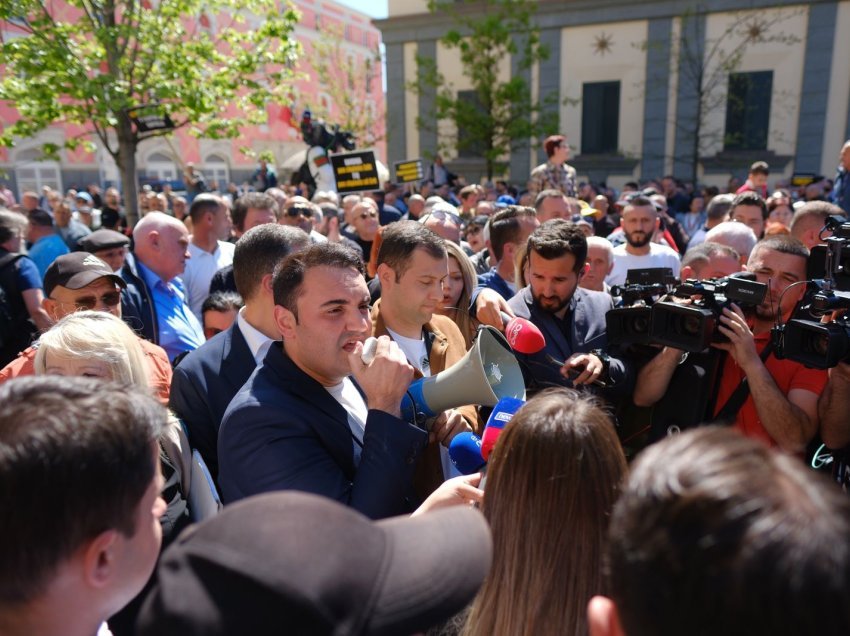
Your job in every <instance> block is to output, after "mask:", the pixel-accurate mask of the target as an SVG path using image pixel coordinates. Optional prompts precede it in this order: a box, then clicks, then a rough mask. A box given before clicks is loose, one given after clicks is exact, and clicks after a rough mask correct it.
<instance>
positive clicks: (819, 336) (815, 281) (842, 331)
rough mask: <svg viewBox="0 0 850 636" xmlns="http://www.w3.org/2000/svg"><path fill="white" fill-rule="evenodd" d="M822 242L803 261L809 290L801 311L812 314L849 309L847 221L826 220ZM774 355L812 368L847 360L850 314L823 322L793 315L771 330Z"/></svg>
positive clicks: (849, 238)
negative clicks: (805, 260) (828, 232)
mask: <svg viewBox="0 0 850 636" xmlns="http://www.w3.org/2000/svg"><path fill="white" fill-rule="evenodd" d="M827 231H831V232H832V236H830V237H829V238H827V239H824V242H825V243H826V245H818V246H815V247H814V248H813V249H812V252H811V256H810V257H809V262H808V264H807V276H808V278H809V281H808V283H809V291H808V292H807V294H806V296H805V297H804V298H803V301H802V305H803V308H802V309H803V310H804V311H807V312H808V313H809V314H811V315H812V316H825V315H827V314H829V313H831V312H833V311H837V310H845V311H846V310H847V309H850V249H848V247H850V223H848V222H847V220H846V219H845V218H844V217H840V216H831V217H828V218H827V220H826V224H825V225H824V228H823V229H822V230H821V236H822V235H823V234H824V233H825V232H827ZM773 342H774V347H775V350H776V357H777V358H787V359H789V360H794V361H796V362H800V363H802V364H804V365H806V366H807V367H813V368H815V369H829V368H832V367H834V366H835V365H837V364H838V363H839V362H850V317H848V316H847V315H843V316H841V317H839V318H838V319H836V320H832V321H830V322H827V323H822V322H817V321H814V320H808V319H803V318H794V319H792V320H789V321H788V323H787V324H785V325H779V326H777V327H775V328H774V330H773Z"/></svg>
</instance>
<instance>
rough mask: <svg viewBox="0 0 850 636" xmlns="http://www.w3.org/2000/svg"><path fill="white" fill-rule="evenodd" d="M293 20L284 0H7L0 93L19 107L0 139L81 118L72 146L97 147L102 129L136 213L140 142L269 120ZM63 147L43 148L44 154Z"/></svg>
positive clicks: (231, 133)
mask: <svg viewBox="0 0 850 636" xmlns="http://www.w3.org/2000/svg"><path fill="white" fill-rule="evenodd" d="M57 6H59V7H61V9H60V10H57V9H56V7H57ZM297 20H298V13H297V12H296V11H295V10H294V9H293V8H292V7H291V6H289V5H287V6H285V7H283V9H281V7H280V5H279V3H278V2H277V0H65V4H64V5H61V4H59V3H56V2H52V1H50V0H16V2H13V3H8V2H4V3H2V4H0V21H5V22H7V23H8V26H9V30H10V31H16V34H15V37H10V38H8V39H6V40H4V41H2V42H0V65H2V66H3V67H5V69H4V75H3V77H2V79H0V100H3V101H6V102H8V103H9V104H10V105H12V106H14V107H15V108H16V109H17V112H18V114H19V115H20V119H18V120H17V121H16V122H14V123H13V124H12V125H10V126H8V127H7V128H6V129H5V130H3V132H2V134H0V143H2V144H3V145H5V146H11V145H13V144H14V142H15V139H16V138H21V137H32V136H34V135H35V134H37V133H38V132H39V131H41V130H43V129H45V128H47V127H48V126H50V125H51V124H55V123H67V124H76V125H79V126H81V127H83V128H84V129H85V131H86V132H85V134H83V135H81V136H79V137H74V138H71V139H68V140H67V141H66V142H65V143H64V146H65V147H66V148H69V149H73V148H76V147H79V146H80V144H86V145H87V146H88V147H89V149H92V148H93V147H94V144H93V142H92V138H96V139H97V140H99V141H100V144H101V145H102V146H103V147H104V148H105V149H106V151H107V152H108V153H109V154H110V155H111V156H112V158H113V159H114V160H115V163H116V165H117V166H118V168H119V170H120V172H121V178H122V184H123V189H124V199H125V203H126V205H127V214H128V221H129V222H130V223H133V222H135V220H136V219H137V214H138V210H137V206H138V201H137V198H138V197H137V191H138V185H137V174H136V150H137V147H138V145H139V143H140V142H141V141H142V140H144V139H148V138H150V137H156V136H163V135H169V134H171V132H172V130H174V129H178V128H183V127H187V128H188V129H189V130H190V131H191V132H192V133H193V134H196V135H198V136H204V137H207V138H223V137H235V136H237V135H238V134H239V129H240V126H243V125H246V124H249V123H260V122H262V121H265V108H266V105H267V104H268V103H269V102H270V101H279V102H283V101H285V100H286V96H287V92H288V90H289V85H290V84H291V80H292V78H293V75H294V71H293V70H292V69H293V66H294V64H295V62H296V60H297V59H298V56H299V54H300V50H301V48H300V45H299V44H298V43H297V42H295V41H294V40H292V39H291V37H290V36H291V33H292V30H293V28H294V25H295V24H296V22H297ZM216 27H217V28H216ZM142 116H144V117H152V118H157V117H160V118H164V117H167V118H168V119H169V120H170V122H171V123H172V124H173V129H154V130H150V131H145V130H144V127H140V126H139V125H138V117H142ZM134 117H135V121H134ZM59 150H60V148H59V147H58V146H57V145H55V144H46V145H44V146H43V148H42V151H43V153H44V155H45V156H47V157H56V156H57V155H58V152H59Z"/></svg>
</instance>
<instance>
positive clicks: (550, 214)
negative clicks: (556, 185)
mask: <svg viewBox="0 0 850 636" xmlns="http://www.w3.org/2000/svg"><path fill="white" fill-rule="evenodd" d="M534 209H535V210H536V211H537V220H538V221H540V222H541V223H545V222H546V221H551V220H552V219H569V218H570V216H571V214H570V208H569V206H568V205H567V197H566V196H564V193H563V192H561V191H560V190H552V189H549V190H543V191H542V192H540V193H539V194H538V195H537V196H536V197H535V199H534Z"/></svg>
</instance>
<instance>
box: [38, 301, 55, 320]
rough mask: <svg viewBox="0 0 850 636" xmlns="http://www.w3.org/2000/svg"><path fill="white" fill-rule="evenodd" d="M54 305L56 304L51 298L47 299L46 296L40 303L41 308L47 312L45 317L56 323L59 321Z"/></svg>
mask: <svg viewBox="0 0 850 636" xmlns="http://www.w3.org/2000/svg"><path fill="white" fill-rule="evenodd" d="M56 305H57V302H56V301H55V300H53V299H52V298H47V297H46V296H45V297H44V299H43V300H42V301H41V308H42V309H44V311H46V312H47V315H48V316H50V320H52V321H53V322H57V321H58V320H59V319H58V318H57V317H56Z"/></svg>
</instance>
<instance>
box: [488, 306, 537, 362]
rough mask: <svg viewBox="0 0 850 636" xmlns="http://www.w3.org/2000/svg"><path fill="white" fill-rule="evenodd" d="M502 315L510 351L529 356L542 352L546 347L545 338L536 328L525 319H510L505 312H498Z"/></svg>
mask: <svg viewBox="0 0 850 636" xmlns="http://www.w3.org/2000/svg"><path fill="white" fill-rule="evenodd" d="M499 313H500V314H501V315H502V322H503V323H504V324H505V338H506V339H507V341H508V344H509V345H511V349H513V350H514V351H518V352H519V353H524V354H526V355H531V354H533V353H537V352H538V351H542V350H543V347H545V346H546V338H544V337H543V334H542V333H541V332H540V329H538V328H537V326H536V325H535V324H534V323H533V322H531V321H529V320H526V319H525V318H511V317H510V316H509V315H508V314H506V313H505V312H503V311H502V312H499Z"/></svg>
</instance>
